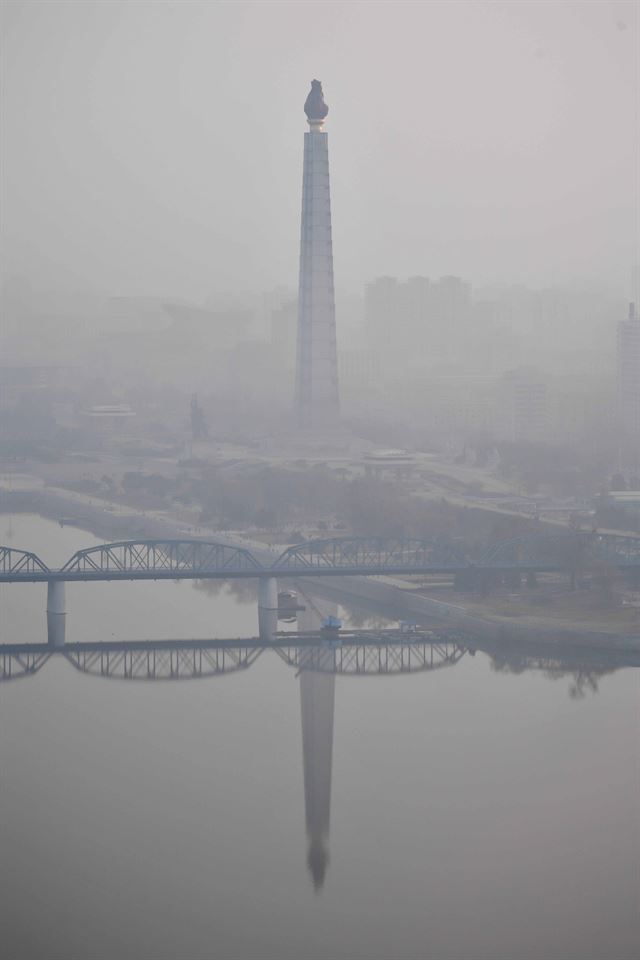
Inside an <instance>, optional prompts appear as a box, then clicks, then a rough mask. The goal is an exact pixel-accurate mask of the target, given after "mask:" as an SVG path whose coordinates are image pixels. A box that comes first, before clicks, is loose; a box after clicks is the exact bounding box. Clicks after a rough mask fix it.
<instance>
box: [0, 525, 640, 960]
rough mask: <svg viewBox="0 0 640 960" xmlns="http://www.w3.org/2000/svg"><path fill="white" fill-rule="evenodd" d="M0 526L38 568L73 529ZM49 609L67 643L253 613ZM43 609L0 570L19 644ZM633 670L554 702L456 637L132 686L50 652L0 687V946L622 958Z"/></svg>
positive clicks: (19, 950)
mask: <svg viewBox="0 0 640 960" xmlns="http://www.w3.org/2000/svg"><path fill="white" fill-rule="evenodd" d="M0 533H1V535H0V542H2V543H5V544H11V545H14V546H16V547H22V548H24V549H31V550H34V551H35V552H37V553H38V554H39V555H40V556H41V557H42V558H43V559H44V560H45V561H46V562H48V563H49V564H50V565H51V566H55V565H57V564H59V563H62V562H64V561H65V560H66V559H67V558H68V557H69V556H70V555H71V553H73V552H74V551H75V550H76V549H78V548H80V547H84V546H89V545H91V544H93V543H96V542H98V541H97V540H96V538H94V537H92V536H91V535H90V534H88V533H84V532H82V531H78V530H75V529H72V528H69V527H65V528H62V529H61V528H60V527H59V526H58V525H57V524H53V523H50V522H48V521H45V520H42V519H40V518H37V517H30V516H17V517H13V518H9V517H8V516H1V517H0ZM317 605H318V609H319V611H320V612H322V602H321V601H318V602H317ZM67 610H68V617H67V621H68V625H67V640H68V641H71V642H74V641H100V640H133V639H136V640H139V639H148V638H156V639H158V638H206V637H238V636H254V635H255V634H256V632H257V612H256V605H255V599H254V596H253V592H252V588H251V587H247V588H246V590H244V592H243V588H238V589H237V590H236V591H235V593H234V592H230V591H229V590H228V589H227V588H226V587H221V588H218V587H214V588H212V589H209V590H207V589H203V588H201V587H200V588H198V587H196V586H194V585H193V584H191V583H188V582H182V583H178V584H176V583H170V582H162V583H105V584H70V585H68V586H67ZM44 611H45V588H44V587H42V586H39V585H33V584H24V585H22V584H21V585H9V586H4V587H0V630H1V634H2V636H1V638H0V639H1V642H2V643H10V642H32V641H36V642H42V641H44V640H45V639H46V624H45V613H44ZM639 683H640V672H638V671H637V670H634V669H631V668H630V669H620V670H617V671H615V672H611V673H609V674H607V675H604V676H602V677H600V678H599V680H598V682H597V692H595V693H594V692H590V691H588V692H587V693H586V695H585V696H582V697H578V698H576V697H575V696H574V697H572V696H570V692H571V690H572V688H574V687H575V681H574V678H572V677H571V676H570V675H563V676H558V675H557V673H556V674H553V676H548V675H546V673H545V672H544V671H542V670H523V671H522V672H519V673H514V672H508V671H498V670H496V669H495V668H494V667H493V666H492V663H491V660H490V658H489V657H487V656H486V655H485V654H483V653H480V652H479V653H478V654H477V655H476V656H475V657H472V656H470V655H469V654H466V655H464V656H462V657H461V658H460V659H459V661H458V662H457V663H455V664H453V665H449V666H445V667H443V668H442V669H438V670H434V671H432V672H422V673H416V674H412V675H403V676H391V677H388V676H387V677H342V676H338V677H333V676H331V675H328V674H322V673H312V672H310V671H305V670H303V671H302V672H299V671H297V670H296V669H293V668H291V667H290V666H288V665H287V664H286V663H284V662H283V661H282V660H281V659H279V657H278V656H277V655H276V654H275V653H273V652H267V653H264V654H263V655H262V656H260V657H259V658H258V659H257V660H256V661H255V663H253V665H252V666H251V668H250V669H249V670H245V671H243V672H240V673H236V674H232V675H229V676H218V677H212V678H210V679H200V680H189V679H185V680H181V681H173V682H155V683H154V682H131V681H125V680H114V679H104V678H101V677H93V676H85V675H83V674H81V673H79V672H77V671H75V670H74V669H73V668H72V666H71V665H70V664H69V663H68V662H67V661H65V660H64V659H63V658H62V657H59V656H56V657H52V658H51V659H50V660H49V662H48V663H47V664H46V665H45V666H44V667H43V668H42V670H41V671H40V672H38V673H37V674H35V675H34V676H32V677H27V678H23V679H20V680H15V681H11V682H5V683H2V684H0V831H1V837H0V838H1V850H2V861H1V866H0V877H1V880H0V894H1V895H0V919H1V921H2V922H1V926H0V938H1V939H0V949H1V950H2V953H3V955H4V956H7V957H11V958H16V960H18V958H29V957H37V958H40V957H42V958H58V957H60V958H63V957H64V958H76V957H77V958H94V957H95V958H128V957H132V958H133V957H136V958H138V957H141V958H147V957H148V958H169V957H171V958H174V957H175V958H185V960H191V958H194V960H195V958H197V960H200V958H208V957H216V958H225V960H226V958H229V960H234V958H251V960H253V958H263V957H264V958H272V957H273V958H336V960H337V958H374V960H375V958H389V957H394V958H399V960H400V958H402V960H414V958H415V960H421V958H427V957H429V958H438V960H440V958H443V960H444V958H456V960H459V958H470V960H476V958H477V960H483V958H492V960H493V958H516V960H517V958H529V957H531V958H533V957H536V958H537V957H549V958H554V960H555V958H557V960H570V958H574V957H575V958H581V960H589V958H594V960H595V958H597V960H600V958H603V957H608V958H624V960H626V958H629V960H636V958H637V957H638V956H640V919H639V917H640V760H639V755H638V733H639V726H640V725H639V720H640V688H639ZM301 701H302V703H301ZM303 745H304V751H303ZM303 754H304V756H303ZM329 806H330V829H329ZM314 881H315V882H314Z"/></svg>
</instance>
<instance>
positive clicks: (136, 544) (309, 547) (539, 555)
mask: <svg viewBox="0 0 640 960" xmlns="http://www.w3.org/2000/svg"><path fill="white" fill-rule="evenodd" d="M594 565H595V566H598V565H612V566H615V567H618V568H621V569H630V570H637V571H639V572H640V536H638V537H631V536H621V535H620V536H619V535H614V534H597V533H582V532H578V533H571V532H564V531H563V532H553V533H545V534H540V535H536V536H529V537H518V538H515V539H511V540H501V541H499V542H497V543H495V544H493V546H492V547H491V548H490V549H489V550H487V551H485V552H484V553H481V554H479V555H477V556H474V555H472V553H471V552H470V551H468V550H466V549H465V548H464V547H463V546H461V545H459V544H452V543H451V542H448V541H444V540H437V539H434V540H418V539H400V538H381V537H373V538H371V537H369V538H358V537H342V538H339V539H332V540H313V541H307V542H305V543H299V544H295V545H294V546H292V547H289V548H288V549H287V550H285V551H284V553H282V554H281V555H280V556H279V557H278V558H277V559H276V560H275V561H274V562H273V563H271V564H270V565H269V564H265V563H262V562H261V561H260V560H258V559H257V558H256V557H254V556H253V554H252V553H251V552H250V551H249V550H246V549H245V548H243V547H237V546H231V545H229V544H223V543H216V542H212V541H206V540H167V539H165V540H159V539H155V540H124V541H119V542H117V543H105V544H101V545H100V546H96V547H90V548H88V549H86V550H79V551H78V552H77V553H75V554H74V555H73V556H72V557H71V558H70V559H69V560H68V561H67V562H66V563H65V564H64V566H62V567H60V568H59V569H51V568H49V567H48V566H47V565H46V564H45V563H44V562H43V561H42V560H41V559H40V558H39V557H38V556H37V555H36V554H35V553H31V552H28V551H24V550H16V549H15V548H13V547H3V546H0V583H2V582H4V583H12V582H13V583H16V582H21V581H22V582H32V583H33V582H55V581H63V582H64V581H92V580H96V581H102V580H177V579H193V580H206V579H236V578H238V579H239V578H256V577H257V578H269V577H284V576H287V577H295V578H297V577H305V576H313V577H318V576H330V577H339V576H393V575H412V574H423V575H425V576H426V575H429V574H452V575H455V574H456V573H463V572H465V571H467V572H469V571H473V570H482V571H493V572H496V573H503V572H507V571H521V572H554V571H563V570H570V569H574V570H575V569H581V568H587V567H588V566H594Z"/></svg>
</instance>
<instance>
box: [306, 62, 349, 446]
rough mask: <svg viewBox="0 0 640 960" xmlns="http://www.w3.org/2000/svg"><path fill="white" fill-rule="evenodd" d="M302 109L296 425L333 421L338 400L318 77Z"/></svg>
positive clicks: (322, 110)
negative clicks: (304, 127)
mask: <svg viewBox="0 0 640 960" xmlns="http://www.w3.org/2000/svg"><path fill="white" fill-rule="evenodd" d="M304 111H305V113H306V115H307V120H308V122H309V132H308V133H305V135H304V167H303V175H302V222H301V230H300V277H299V284H298V337H297V348H296V389H295V412H296V417H297V420H298V424H299V426H301V427H303V428H323V427H332V426H334V425H335V424H336V423H337V420H338V415H339V410H340V404H339V398H338V362H337V350H336V316H335V296H334V288H333V248H332V243H331V196H330V186H329V144H328V139H327V134H326V133H325V131H324V121H325V118H326V116H327V113H328V112H329V108H328V106H327V105H326V103H325V102H324V98H323V95H322V84H321V83H320V81H319V80H312V81H311V92H310V93H309V96H308V97H307V99H306V102H305V105H304Z"/></svg>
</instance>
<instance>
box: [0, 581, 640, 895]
mask: <svg viewBox="0 0 640 960" xmlns="http://www.w3.org/2000/svg"><path fill="white" fill-rule="evenodd" d="M300 601H301V602H300V603H299V605H298V627H299V629H298V631H297V632H295V633H290V634H278V636H277V637H276V639H275V641H274V642H267V641H265V640H264V639H261V638H259V637H257V638H248V639H236V640H142V641H129V642H118V641H107V642H102V643H70V644H66V645H65V644H64V643H63V644H62V645H61V643H60V636H61V635H60V632H59V631H60V624H59V622H57V621H56V623H55V631H54V633H53V635H50V642H49V643H47V644H0V680H4V681H9V680H16V679H20V678H26V677H29V676H34V675H35V674H37V673H38V672H39V671H40V670H42V668H43V667H44V666H45V664H46V663H47V662H48V661H49V660H50V659H52V658H64V659H66V660H67V662H68V663H69V664H70V665H71V666H73V667H74V669H76V670H77V671H79V672H81V673H83V674H87V675H92V676H98V677H103V678H108V679H120V680H129V681H132V680H137V681H145V682H153V681H157V682H162V681H165V682H166V681H172V680H173V681H175V680H186V679H199V678H206V677H216V676H217V677H222V676H225V675H231V674H238V673H241V672H242V671H246V670H248V669H250V668H251V666H252V665H253V664H254V663H255V662H256V661H257V660H258V658H259V657H261V656H263V655H276V656H278V657H279V658H280V659H281V660H282V661H283V663H284V664H286V665H287V666H289V667H290V668H292V669H294V670H295V671H296V673H297V675H298V679H299V692H300V716H301V729H302V754H303V756H302V760H303V764H302V767H303V778H304V802H305V823H306V833H307V866H308V870H309V873H310V876H311V880H312V883H313V886H314V889H315V890H316V891H320V890H321V888H322V887H323V884H324V882H325V877H326V874H327V868H328V865H329V828H330V812H331V781H332V757H333V730H334V711H335V692H336V691H335V686H336V677H337V676H359V677H372V676H389V675H397V676H402V675H405V676H406V675H409V674H416V673H426V672H431V671H434V670H440V669H443V668H446V667H454V666H456V665H457V664H458V663H460V662H461V660H462V659H463V658H464V657H465V656H467V655H470V656H475V655H476V654H477V653H478V652H482V653H483V654H485V655H488V657H489V658H490V662H491V666H492V669H493V670H495V671H497V672H500V673H510V674H520V673H523V672H525V671H532V670H533V671H538V672H540V673H542V675H544V676H545V677H548V678H550V679H558V678H562V677H564V678H567V677H568V678H570V679H571V685H570V687H569V695H570V696H571V697H574V698H576V697H579V696H584V695H585V693H586V692H587V691H591V692H593V693H596V692H597V690H598V680H599V679H600V678H601V677H602V676H604V675H606V674H610V673H613V672H614V671H615V670H617V669H620V668H621V667H624V666H638V665H640V654H638V653H634V652H632V651H629V652H615V653H614V652H612V653H610V654H604V653H602V652H598V651H588V650H580V651H577V650H575V649H570V648H554V650H553V654H552V655H550V652H549V650H548V649H540V648H537V647H536V646H535V645H528V646H518V647H515V646H513V645H507V644H505V643H501V644H497V643H495V644H490V643H483V644H482V646H481V645H479V643H478V642H477V641H475V640H473V639H472V638H470V637H466V638H463V637H461V636H459V635H455V634H453V633H452V632H451V631H449V632H446V631H443V630H439V631H438V630H431V631H429V630H423V631H417V632H415V633H411V634H408V635H407V634H403V633H402V632H401V631H400V630H388V629H387V630H384V629H382V630H375V629H370V630H353V629H351V630H345V631H344V632H343V633H344V635H341V636H340V637H339V639H337V638H336V637H335V635H332V634H330V633H327V631H326V630H324V631H323V628H322V622H323V620H324V619H325V618H327V617H329V616H333V615H335V614H336V612H337V607H336V605H335V603H332V602H331V601H327V600H319V599H318V598H314V597H310V596H305V595H303V596H302V597H301V598H300Z"/></svg>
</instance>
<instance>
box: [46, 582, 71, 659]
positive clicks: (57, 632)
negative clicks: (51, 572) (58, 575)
mask: <svg viewBox="0 0 640 960" xmlns="http://www.w3.org/2000/svg"><path fill="white" fill-rule="evenodd" d="M66 621H67V608H66V603H65V585H64V581H63V580H47V642H48V644H49V646H51V647H63V646H64V643H65V634H66Z"/></svg>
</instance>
